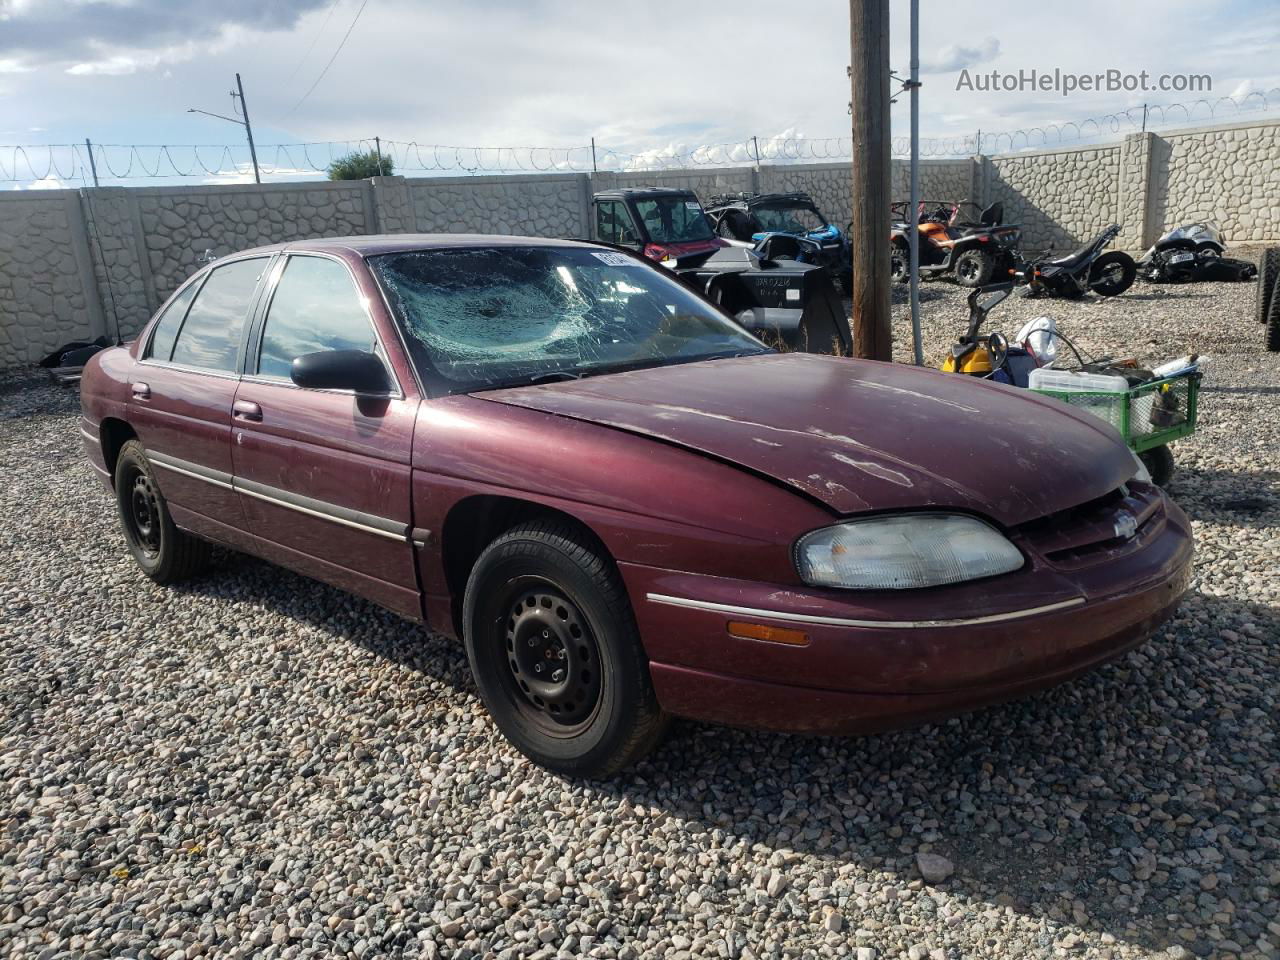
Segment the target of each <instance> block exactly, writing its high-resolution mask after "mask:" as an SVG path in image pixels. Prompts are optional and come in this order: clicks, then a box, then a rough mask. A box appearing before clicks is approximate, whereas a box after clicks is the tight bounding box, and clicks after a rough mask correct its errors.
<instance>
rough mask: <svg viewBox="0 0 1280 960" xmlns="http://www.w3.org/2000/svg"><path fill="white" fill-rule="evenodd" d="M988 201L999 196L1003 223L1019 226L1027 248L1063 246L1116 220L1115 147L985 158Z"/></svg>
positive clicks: (1079, 241)
mask: <svg viewBox="0 0 1280 960" xmlns="http://www.w3.org/2000/svg"><path fill="white" fill-rule="evenodd" d="M989 162H990V182H989V183H988V185H987V193H988V195H987V197H986V200H987V202H988V203H992V202H994V201H996V200H1002V201H1004V206H1005V212H1004V219H1005V222H1006V223H1018V224H1021V225H1022V246H1023V249H1024V250H1027V251H1037V250H1044V249H1046V248H1048V247H1050V246H1052V247H1053V248H1054V249H1055V250H1060V251H1065V250H1067V249H1068V248H1074V247H1077V246H1080V245H1081V244H1083V243H1084V242H1085V241H1087V240H1089V239H1091V238H1092V237H1093V236H1094V235H1095V234H1097V233H1098V231H1100V230H1102V229H1103V228H1104V227H1106V226H1107V224H1109V223H1113V222H1116V218H1117V215H1118V212H1119V211H1118V210H1117V209H1116V200H1117V190H1116V182H1117V178H1118V177H1119V172H1120V147H1097V148H1085V149H1076V150H1061V151H1053V152H1036V153H1024V154H1012V155H1010V156H1003V157H992V158H990V161H989Z"/></svg>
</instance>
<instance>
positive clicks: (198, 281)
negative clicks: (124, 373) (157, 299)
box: [140, 268, 210, 364]
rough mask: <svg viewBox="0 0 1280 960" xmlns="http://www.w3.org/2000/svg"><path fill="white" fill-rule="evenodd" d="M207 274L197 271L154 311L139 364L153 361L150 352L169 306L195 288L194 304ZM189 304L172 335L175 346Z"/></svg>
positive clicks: (162, 361)
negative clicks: (191, 288) (190, 288)
mask: <svg viewBox="0 0 1280 960" xmlns="http://www.w3.org/2000/svg"><path fill="white" fill-rule="evenodd" d="M209 272H210V271H209V270H208V268H205V269H201V270H197V271H196V272H195V273H193V274H192V275H191V276H190V277H188V278H187V279H186V280H184V281H183V282H182V283H181V284H179V285H178V289H177V290H175V291H173V293H171V294H170V295H169V297H168V299H166V300H165V302H164V303H162V304H161V305H160V309H159V310H157V311H156V313H155V317H154V318H153V319H152V320H151V321H148V324H149V326H148V329H147V331H146V339H145V341H144V342H143V344H142V357H141V360H140V362H142V363H146V362H148V361H152V360H155V358H154V357H153V356H152V353H151V350H152V347H153V346H154V345H155V340H156V333H157V332H158V331H159V329H160V321H162V320H163V319H164V316H165V314H166V313H167V312H168V310H169V306H170V305H171V304H172V303H173V302H174V301H175V300H177V299H178V298H179V297H180V296H182V294H183V293H185V292H186V290H187V288H188V287H194V288H195V294H194V295H193V296H192V298H191V303H195V302H196V297H198V296H200V288H201V287H203V286H204V282H205V280H206V279H208V277H209ZM191 303H188V304H187V309H186V310H184V311H183V313H182V321H181V323H179V324H178V332H177V333H175V334H174V335H173V342H174V344H175V345H176V344H177V342H178V333H181V332H182V325H183V324H185V323H186V322H187V314H188V313H190V312H191ZM169 354H170V356H172V355H173V350H172V348H170V350H169ZM155 362H156V363H157V364H162V363H169V362H170V361H168V360H155Z"/></svg>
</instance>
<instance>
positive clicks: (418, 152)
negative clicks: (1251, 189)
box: [0, 87, 1280, 185]
mask: <svg viewBox="0 0 1280 960" xmlns="http://www.w3.org/2000/svg"><path fill="white" fill-rule="evenodd" d="M1276 109H1280V87H1277V88H1273V89H1270V90H1266V91H1257V92H1252V93H1248V94H1245V95H1242V96H1240V97H1217V98H1204V99H1200V100H1194V101H1187V102H1183V103H1168V104H1143V105H1141V106H1135V107H1129V108H1127V109H1125V110H1122V111H1117V112H1115V113H1109V114H1105V115H1102V116H1098V117H1089V118H1086V119H1083V120H1067V121H1062V122H1059V123H1047V124H1042V125H1038V126H1033V127H1024V128H1020V129H1016V130H999V131H985V130H984V131H975V132H974V133H973V134H972V135H964V134H956V135H952V136H944V137H923V138H921V140H920V156H921V157H922V158H925V159H935V158H947V157H965V156H972V155H974V154H977V153H984V152H986V153H1001V152H1008V153H1013V152H1017V151H1019V150H1030V149H1038V148H1046V147H1055V146H1065V145H1068V144H1071V143H1084V142H1086V141H1098V142H1102V141H1105V140H1106V139H1107V138H1115V137H1120V136H1123V135H1125V134H1127V133H1132V132H1137V131H1139V130H1147V129H1152V128H1157V127H1168V126H1171V125H1175V124H1181V125H1190V124H1194V123H1196V122H1197V121H1202V120H1203V121H1213V120H1221V119H1223V118H1224V117H1225V116H1237V115H1240V114H1244V113H1256V112H1263V111H1269V110H1276ZM890 149H891V153H892V154H893V155H894V156H895V157H904V156H907V155H908V153H909V151H910V139H909V138H907V137H894V138H893V140H892V143H891V148H890ZM374 150H381V151H382V153H383V155H384V156H386V157H388V158H389V159H390V160H391V162H392V164H393V165H394V169H395V171H396V172H397V173H419V174H427V175H445V174H463V175H475V174H519V173H528V174H542V173H583V172H588V171H593V170H596V171H605V172H619V173H621V172H649V171H662V170H673V169H686V168H699V167H707V168H716V167H731V166H747V165H751V164H754V163H771V164H799V163H823V162H829V161H837V160H847V159H849V158H850V157H851V156H852V154H853V140H852V138H850V137H805V136H799V135H794V136H793V135H791V134H790V133H787V134H782V135H777V136H772V137H750V138H747V139H744V140H740V141H732V142H727V143H715V144H702V145H698V146H687V145H683V144H670V145H668V146H666V147H659V148H655V149H651V150H641V151H625V150H620V149H614V148H610V147H607V146H598V145H594V144H581V145H577V146H567V147H528V146H522V147H485V146H457V145H448V144H437V143H427V142H421V141H417V140H380V139H378V138H375V137H361V138H358V139H353V140H331V141H316V142H309V143H279V144H261V145H259V146H258V166H259V168H260V170H261V173H262V174H263V176H267V177H287V176H314V175H319V174H324V173H326V172H327V170H328V167H329V165H330V164H332V163H333V162H334V161H335V160H337V159H339V158H340V157H343V156H346V155H348V154H350V153H353V152H372V151H374ZM90 151H92V156H90ZM95 168H96V172H97V177H98V179H99V181H101V180H110V181H128V180H144V179H145V180H165V179H170V178H174V179H189V178H192V177H203V178H207V179H209V180H210V181H211V182H218V181H219V180H231V179H244V178H246V177H249V176H251V175H252V172H253V167H252V164H251V162H250V160H249V156H248V149H247V147H244V146H241V145H231V144H183V145H175V144H100V143H93V144H89V143H87V142H86V143H76V144H42V145H29V144H23V145H9V146H0V182H4V183H30V184H36V185H40V184H44V183H49V184H58V185H61V184H65V183H68V182H73V181H79V182H80V183H82V184H88V183H90V181H91V178H92V176H93V171H94V170H95Z"/></svg>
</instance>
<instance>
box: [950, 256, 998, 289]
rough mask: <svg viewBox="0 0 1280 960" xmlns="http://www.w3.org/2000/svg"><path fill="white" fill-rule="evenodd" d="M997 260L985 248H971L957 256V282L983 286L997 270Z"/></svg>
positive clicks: (955, 269)
mask: <svg viewBox="0 0 1280 960" xmlns="http://www.w3.org/2000/svg"><path fill="white" fill-rule="evenodd" d="M995 268H996V260H995V257H993V256H991V255H990V254H989V253H987V252H986V251H985V250H979V249H977V248H973V249H969V250H966V251H964V253H962V254H960V256H958V257H956V263H955V267H954V268H953V269H954V271H955V275H956V283H958V284H960V286H962V287H983V286H986V285H987V283H988V282H989V281H990V280H991V274H992V273H994V272H995Z"/></svg>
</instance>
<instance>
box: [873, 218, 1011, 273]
mask: <svg viewBox="0 0 1280 960" xmlns="http://www.w3.org/2000/svg"><path fill="white" fill-rule="evenodd" d="M909 206H910V205H909V204H908V203H906V202H899V203H895V204H893V206H892V208H891V209H892V210H893V215H894V216H893V224H892V226H891V228H890V232H889V240H890V261H889V263H890V268H889V269H890V274H891V276H892V278H893V280H894V282H896V283H906V282H907V280H908V279H909V273H910V241H909V239H908V236H909V234H908V233H907V231H908V230H909V229H910V225H909V224H908V220H909V219H911V218H910V212H909V210H908V207H909ZM975 215H976V219H974V217H975ZM915 221H916V229H917V230H918V231H919V241H918V242H919V245H920V276H921V277H923V278H930V277H941V276H946V275H948V274H950V275H951V276H953V277H955V280H956V282H957V283H959V284H960V285H961V286H962V287H981V286H984V285H986V284H987V283H990V282H991V281H992V279H993V278H998V279H1003V278H1004V277H1007V276H1008V275H1009V272H1010V271H1011V270H1014V269H1016V267H1017V265H1018V263H1019V257H1018V240H1019V239H1020V238H1021V236H1022V228H1021V227H1019V226H1017V225H1016V224H1006V223H1004V204H1003V203H1000V202H998V201H997V202H996V203H993V204H991V206H989V207H986V208H984V209H979V208H978V207H977V205H976V204H973V203H969V202H968V201H966V200H962V201H960V202H958V203H957V202H953V201H949V200H948V201H939V200H922V201H920V206H919V207H918V208H917V209H916V217H915Z"/></svg>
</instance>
